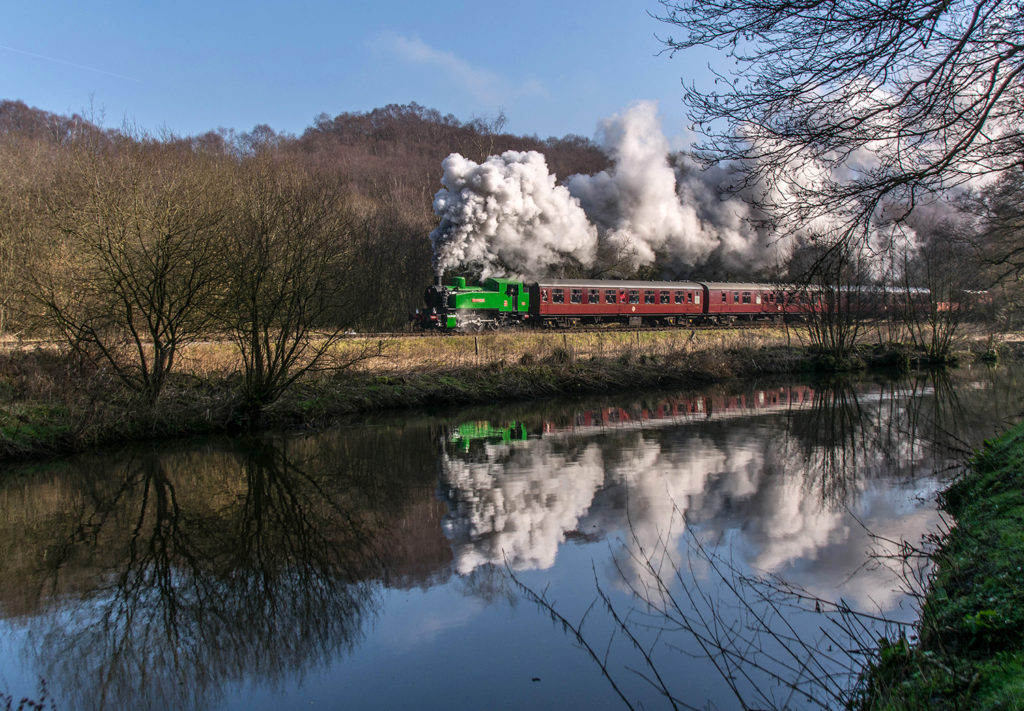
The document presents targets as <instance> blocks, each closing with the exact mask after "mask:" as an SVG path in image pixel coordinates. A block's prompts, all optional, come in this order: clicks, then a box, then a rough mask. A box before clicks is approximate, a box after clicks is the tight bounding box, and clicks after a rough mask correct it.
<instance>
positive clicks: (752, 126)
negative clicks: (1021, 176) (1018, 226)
mask: <svg viewBox="0 0 1024 711" xmlns="http://www.w3.org/2000/svg"><path fill="white" fill-rule="evenodd" d="M661 4H662V7H663V12H662V14H661V15H660V17H659V19H661V20H662V21H664V22H666V23H668V24H669V25H672V26H674V27H675V28H679V30H681V32H682V35H681V37H674V36H669V37H667V38H665V39H664V43H665V47H666V50H667V51H668V52H669V53H670V54H674V53H675V52H678V51H682V50H686V49H689V48H692V47H697V46H706V47H711V48H715V49H718V50H721V51H723V52H725V53H726V54H727V55H728V56H729V57H730V58H731V59H733V60H735V70H734V71H732V72H730V73H727V74H720V75H719V76H718V78H717V80H716V83H715V87H716V88H715V89H714V90H712V91H703V90H700V89H698V88H697V87H696V86H690V87H689V88H688V89H687V90H686V94H685V101H686V103H687V104H688V106H689V108H690V115H691V118H692V119H693V120H694V121H695V122H696V123H697V124H698V125H699V127H700V128H701V129H702V131H703V132H704V134H705V136H706V137H707V139H706V141H705V142H704V143H703V144H702V146H700V149H701V152H702V154H703V156H704V157H705V158H707V159H712V160H719V159H723V158H724V159H732V160H739V161H742V163H743V164H744V165H745V166H746V169H747V180H748V183H749V184H756V185H759V186H760V187H761V188H762V196H763V198H764V200H765V201H766V203H768V204H769V206H770V207H774V208H775V209H777V210H780V211H781V213H780V214H784V215H785V218H786V223H787V225H790V226H793V225H805V224H807V223H808V222H810V221H813V220H815V219H818V218H821V217H823V216H825V215H831V216H835V215H840V216H841V218H842V219H839V220H836V221H835V222H834V223H833V226H834V229H835V230H836V231H837V232H838V233H839V234H840V235H842V236H843V237H844V238H846V239H851V238H855V237H859V238H861V239H863V238H864V237H865V236H866V235H867V234H868V230H869V228H870V226H871V224H872V222H873V221H875V220H877V219H879V218H880V217H884V218H885V219H894V220H897V221H898V220H900V219H902V218H903V217H905V216H906V215H907V214H908V213H909V212H910V210H912V209H913V208H914V206H915V205H917V204H919V203H920V202H921V201H922V200H924V199H926V198H927V197H929V196H932V195H935V194H937V193H940V192H942V191H944V190H947V189H949V188H951V187H953V186H956V185H962V184H964V183H966V182H968V181H970V180H972V179H974V178H976V177H978V176H983V175H986V174H992V173H1000V172H1002V171H1005V170H1007V169H1008V168H1011V167H1014V166H1018V167H1019V166H1021V165H1022V162H1024V131H1022V128H1021V127H1022V126H1024V84H1022V73H1024V61H1022V60H1024V12H1022V10H1021V7H1020V4H1019V3H1017V2H1010V1H1009V0H953V1H952V2H951V1H950V0H924V1H923V2H913V3H907V2H881V3H879V2H875V1H874V0H850V1H849V2H842V3H836V2H822V1H820V0H801V1H798V2H790V0H717V1H715V2H703V1H698V0H661ZM719 87H721V88H719ZM867 156H870V157H869V158H868V159H867V160H865V158H866V157H867ZM851 165H853V166H855V167H856V169H855V170H850V169H849V168H850V167H851ZM782 185H784V186H786V187H785V189H782V190H779V189H777V188H778V187H779V186H782Z"/></svg>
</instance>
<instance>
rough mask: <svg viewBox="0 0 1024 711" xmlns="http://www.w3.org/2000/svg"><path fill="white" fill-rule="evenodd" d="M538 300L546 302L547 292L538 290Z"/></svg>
mask: <svg viewBox="0 0 1024 711" xmlns="http://www.w3.org/2000/svg"><path fill="white" fill-rule="evenodd" d="M540 300H541V301H547V300H548V290H547V289H541V290H540Z"/></svg>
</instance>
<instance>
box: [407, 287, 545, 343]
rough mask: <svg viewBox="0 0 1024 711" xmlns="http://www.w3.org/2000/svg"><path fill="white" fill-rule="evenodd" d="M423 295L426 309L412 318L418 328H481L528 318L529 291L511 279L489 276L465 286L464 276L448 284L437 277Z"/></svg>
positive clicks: (518, 322) (477, 329)
mask: <svg viewBox="0 0 1024 711" xmlns="http://www.w3.org/2000/svg"><path fill="white" fill-rule="evenodd" d="M424 298H425V300H426V305H427V307H426V309H424V310H423V311H420V312H419V313H417V314H416V315H415V316H414V317H413V318H414V320H415V321H416V323H417V324H418V325H419V326H421V327H422V328H439V329H443V330H451V329H458V330H460V331H482V330H484V329H491V328H500V327H504V326H513V325H516V324H520V323H522V322H524V321H526V320H527V319H529V318H530V290H529V288H528V287H527V285H526V284H525V283H524V282H521V281H514V280H511V279H495V278H493V277H492V278H489V279H485V280H484V283H483V284H482V285H480V286H467V285H466V279H465V277H455V278H454V279H452V280H451V283H449V284H448V285H443V284H441V279H440V277H438V278H437V279H436V280H435V283H434V284H433V285H432V286H429V287H427V290H426V293H425V294H424Z"/></svg>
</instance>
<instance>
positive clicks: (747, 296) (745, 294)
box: [743, 291, 750, 304]
mask: <svg viewBox="0 0 1024 711" xmlns="http://www.w3.org/2000/svg"><path fill="white" fill-rule="evenodd" d="M743 303H744V304H749V303H750V292H749V291H744V292H743Z"/></svg>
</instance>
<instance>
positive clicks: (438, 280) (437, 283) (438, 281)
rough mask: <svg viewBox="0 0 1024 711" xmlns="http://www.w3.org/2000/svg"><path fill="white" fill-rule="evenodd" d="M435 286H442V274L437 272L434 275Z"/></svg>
mask: <svg viewBox="0 0 1024 711" xmlns="http://www.w3.org/2000/svg"><path fill="white" fill-rule="evenodd" d="M434 286H441V275H440V274H435V275H434Z"/></svg>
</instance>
